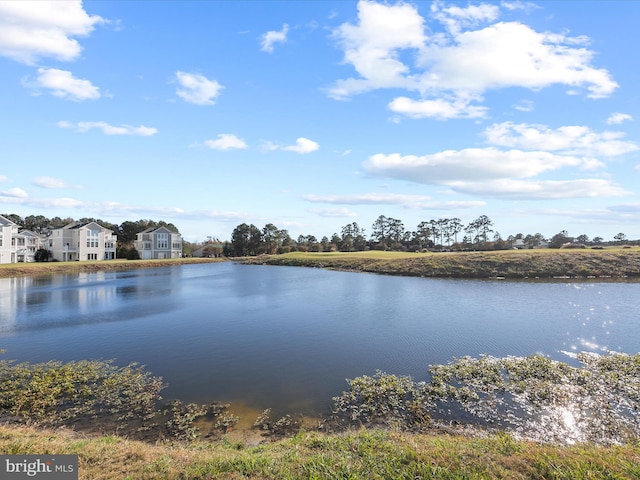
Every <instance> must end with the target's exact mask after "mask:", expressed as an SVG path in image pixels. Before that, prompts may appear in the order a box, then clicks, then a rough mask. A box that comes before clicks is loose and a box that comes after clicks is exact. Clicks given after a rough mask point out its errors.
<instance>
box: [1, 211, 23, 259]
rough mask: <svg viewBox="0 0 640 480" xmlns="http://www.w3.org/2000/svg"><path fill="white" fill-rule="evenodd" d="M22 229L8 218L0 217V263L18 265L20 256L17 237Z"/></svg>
mask: <svg viewBox="0 0 640 480" xmlns="http://www.w3.org/2000/svg"><path fill="white" fill-rule="evenodd" d="M19 228H20V227H19V226H18V224H17V223H15V222H12V221H11V220H9V219H8V218H6V217H3V216H2V215H0V263H16V262H17V261H18V256H17V252H16V245H15V243H16V242H15V235H17V234H18V229H19Z"/></svg>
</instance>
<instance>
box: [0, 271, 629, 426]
mask: <svg viewBox="0 0 640 480" xmlns="http://www.w3.org/2000/svg"><path fill="white" fill-rule="evenodd" d="M639 298H640V283H633V282H629V283H614V282H573V281H570V282H569V281H564V282H562V281H554V282H527V281H517V282H511V281H504V280H446V279H425V278H405V277H388V276H380V275H371V274H358V273H346V272H332V271H326V270H320V269H309V268H296V267H269V266H249V265H237V264H233V263H217V264H200V265H185V266H180V267H169V268H152V269H142V270H134V271H128V272H96V273H83V274H76V275H58V276H50V277H33V278H30V277H22V278H11V279H0V348H3V349H5V350H6V353H5V354H4V356H3V357H4V358H5V359H15V360H18V361H29V362H43V361H48V360H51V359H56V360H62V361H69V360H81V359H114V360H115V361H116V363H117V364H118V365H126V364H128V363H130V362H139V363H141V364H143V365H146V366H147V368H148V369H149V370H150V371H151V372H152V373H153V374H155V375H160V376H162V377H163V378H164V380H165V381H166V382H167V383H169V387H168V389H167V390H166V391H165V393H164V397H165V398H167V399H169V398H179V399H181V400H184V401H196V402H202V403H207V402H210V401H213V400H219V401H231V402H237V403H239V404H243V405H245V406H247V407H249V408H256V409H264V408H267V407H274V409H275V410H277V411H288V412H302V413H305V414H307V415H314V414H322V413H326V411H327V409H328V408H329V406H330V404H331V397H332V396H335V395H337V394H339V393H340V392H341V391H342V390H344V389H345V388H346V386H347V384H346V382H345V379H346V378H353V377H356V376H358V375H363V374H373V373H375V371H376V370H377V369H379V370H383V371H386V372H388V373H395V374H401V375H411V376H413V377H414V378H415V379H417V380H426V379H427V368H428V365H430V364H435V363H447V362H449V361H450V360H451V359H452V358H453V357H459V356H464V355H471V356H478V355H481V354H488V355H494V356H506V355H530V354H534V353H541V354H544V355H548V356H550V357H552V358H554V359H558V360H563V361H571V358H570V356H568V355H567V353H566V352H577V351H596V352H600V351H605V350H615V351H621V352H626V353H637V352H638V351H640V329H639V328H638V326H639V325H640V314H639V313H638V306H639V301H638V299H639Z"/></svg>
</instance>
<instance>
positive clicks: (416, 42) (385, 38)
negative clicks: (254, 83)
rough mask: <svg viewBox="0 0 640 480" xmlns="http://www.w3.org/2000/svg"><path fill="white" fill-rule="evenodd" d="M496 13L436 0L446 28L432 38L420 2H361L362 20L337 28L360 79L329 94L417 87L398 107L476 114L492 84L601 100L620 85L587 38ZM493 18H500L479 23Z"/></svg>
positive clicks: (416, 113)
mask: <svg viewBox="0 0 640 480" xmlns="http://www.w3.org/2000/svg"><path fill="white" fill-rule="evenodd" d="M512 6H513V5H512ZM498 14H499V8H498V6H496V5H487V4H481V5H477V6H468V7H459V6H455V5H454V6H449V7H446V6H443V4H441V3H436V4H434V7H433V11H432V16H433V18H435V19H436V20H438V21H440V22H442V23H444V24H445V26H446V27H447V32H446V33H437V34H434V35H431V36H428V35H426V34H425V19H424V18H423V17H422V16H421V15H420V14H419V12H418V10H417V9H416V8H415V7H413V6H411V5H409V4H405V3H398V4H396V5H386V4H380V3H376V2H373V1H367V0H361V1H360V2H359V3H358V20H357V22H356V23H353V24H352V23H345V24H343V25H341V26H340V27H338V28H337V29H336V30H335V31H334V37H335V38H336V39H337V41H338V44H339V45H340V47H341V48H342V49H343V51H344V63H346V64H349V65H352V66H353V67H354V69H355V70H356V72H357V73H358V77H354V78H347V79H341V80H338V81H336V82H335V83H334V84H333V85H332V86H331V87H330V88H329V90H328V94H329V96H330V97H332V98H335V99H346V98H349V97H350V96H352V95H355V94H359V93H363V92H367V91H371V90H375V89H380V88H402V89H406V90H408V91H414V92H418V94H419V95H420V98H419V99H415V100H414V101H413V102H411V101H410V100H409V99H408V98H406V97H399V98H398V99H396V100H394V101H393V102H391V104H390V107H392V106H393V107H394V108H395V109H396V111H399V112H400V113H405V114H407V115H410V116H413V117H415V118H422V117H436V118H460V117H467V118H477V117H479V116H483V115H484V112H485V110H486V109H483V107H479V106H471V105H470V101H471V100H473V101H481V100H482V96H483V94H484V93H485V92H487V91H489V90H495V89H502V88H510V87H520V88H525V89H530V90H539V89H542V88H545V87H550V86H552V85H563V86H565V87H566V88H568V89H569V90H570V92H571V93H578V92H579V91H586V94H587V96H588V97H591V98H600V97H606V96H608V95H610V94H611V93H612V92H613V91H614V90H615V89H616V88H617V87H618V84H617V83H616V82H615V81H614V80H613V79H612V77H611V75H610V74H609V72H608V71H607V70H606V69H598V68H595V67H593V66H592V59H593V56H594V52H593V51H591V50H589V49H588V48H587V43H588V38H586V37H584V36H580V37H570V36H568V35H565V34H556V33H548V32H543V33H541V32H537V31H535V30H534V29H532V28H531V27H529V26H527V25H524V24H522V23H519V22H495V20H496V19H497V17H498ZM489 22H494V23H492V24H490V25H487V26H484V27H481V26H478V25H479V24H480V23H489ZM433 31H436V29H435V28H434V29H433Z"/></svg>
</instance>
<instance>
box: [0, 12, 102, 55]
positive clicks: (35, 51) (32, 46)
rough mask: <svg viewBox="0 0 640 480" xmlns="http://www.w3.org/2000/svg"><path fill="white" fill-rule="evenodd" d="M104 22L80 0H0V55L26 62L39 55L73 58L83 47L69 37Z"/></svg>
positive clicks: (89, 30) (83, 34) (85, 31)
mask: <svg viewBox="0 0 640 480" xmlns="http://www.w3.org/2000/svg"><path fill="white" fill-rule="evenodd" d="M105 22H106V21H105V20H104V19H103V18H101V17H99V16H97V15H89V14H87V12H85V11H84V9H83V6H82V1H81V0H67V1H64V2H59V1H0V55H3V56H5V57H8V58H11V59H13V60H16V61H18V62H21V63H25V64H28V65H33V64H34V63H36V61H37V60H38V59H39V58H54V59H56V60H62V61H72V60H76V59H77V58H78V56H79V55H80V52H81V50H82V47H80V44H79V43H78V41H77V40H75V39H74V38H72V37H78V36H86V35H89V34H90V33H91V32H92V31H93V29H94V27H95V26H96V25H98V24H100V23H105Z"/></svg>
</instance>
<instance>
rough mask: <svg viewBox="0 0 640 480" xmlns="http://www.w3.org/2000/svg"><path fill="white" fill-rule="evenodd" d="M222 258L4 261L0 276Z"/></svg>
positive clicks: (194, 261) (107, 269) (126, 267)
mask: <svg viewBox="0 0 640 480" xmlns="http://www.w3.org/2000/svg"><path fill="white" fill-rule="evenodd" d="M224 260H226V259H223V258H172V259H166V260H124V259H118V260H108V261H101V262H97V261H88V262H43V263H4V264H1V265H0V278H6V277H21V276H26V275H51V274H59V273H63V274H64V273H80V272H98V271H115V270H133V269H135V268H154V267H168V266H172V265H184V264H190V263H209V262H220V261H224Z"/></svg>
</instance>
